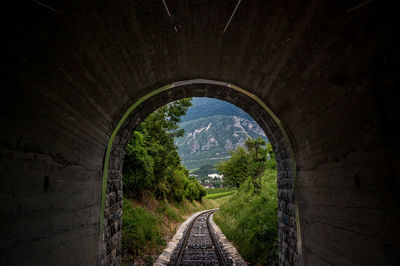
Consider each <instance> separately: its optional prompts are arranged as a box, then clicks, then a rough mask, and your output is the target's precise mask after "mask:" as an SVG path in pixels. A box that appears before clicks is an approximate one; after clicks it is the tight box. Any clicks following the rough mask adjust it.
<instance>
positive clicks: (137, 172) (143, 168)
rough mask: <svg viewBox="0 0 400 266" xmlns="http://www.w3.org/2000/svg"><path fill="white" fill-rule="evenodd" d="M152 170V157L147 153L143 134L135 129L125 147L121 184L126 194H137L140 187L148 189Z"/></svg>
mask: <svg viewBox="0 0 400 266" xmlns="http://www.w3.org/2000/svg"><path fill="white" fill-rule="evenodd" d="M153 171H154V161H153V158H152V157H151V156H150V155H149V154H148V150H147V147H146V145H145V142H144V137H143V134H141V133H140V132H138V131H135V132H134V133H133V134H132V137H131V139H130V141H129V143H128V146H127V147H126V152H125V157H124V174H123V185H124V191H125V193H126V194H127V195H128V196H131V197H134V196H137V193H138V192H140V191H141V190H142V189H150V188H151V186H152V182H153V180H152V178H153Z"/></svg>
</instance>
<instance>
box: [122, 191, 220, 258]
mask: <svg viewBox="0 0 400 266" xmlns="http://www.w3.org/2000/svg"><path fill="white" fill-rule="evenodd" d="M144 197H145V200H144V199H141V200H139V199H132V198H131V199H126V198H125V199H124V200H123V207H122V212H123V215H122V223H123V225H122V236H123V237H122V245H123V254H122V264H123V265H132V264H134V263H135V264H136V265H153V262H154V260H155V259H156V258H157V256H158V255H159V254H160V253H161V252H162V250H163V249H164V248H165V245H166V243H167V242H168V241H169V240H170V239H171V238H172V237H173V235H174V234H175V231H176V229H177V227H178V225H179V223H181V222H183V221H184V220H186V218H187V217H188V216H190V215H191V214H192V213H193V212H197V211H201V210H205V209H213V208H216V207H218V206H219V204H218V203H217V201H210V200H208V199H204V200H202V202H198V201H192V202H191V201H189V200H187V199H184V200H183V201H181V202H179V203H178V202H176V201H168V200H161V201H159V200H157V199H155V198H154V196H152V195H151V194H149V195H145V196H144Z"/></svg>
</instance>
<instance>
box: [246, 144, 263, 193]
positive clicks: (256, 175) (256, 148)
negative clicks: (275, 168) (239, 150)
mask: <svg viewBox="0 0 400 266" xmlns="http://www.w3.org/2000/svg"><path fill="white" fill-rule="evenodd" d="M266 144H267V143H266V142H265V141H264V140H263V139H261V138H257V139H254V140H253V139H250V138H249V139H247V140H246V141H245V143H244V145H245V146H246V149H247V155H248V163H249V167H248V174H249V176H250V177H251V181H252V182H253V186H254V191H255V192H256V193H259V191H260V189H261V175H262V174H263V172H264V170H265V167H266V166H267V164H266V160H267V149H265V148H263V146H265V145H266Z"/></svg>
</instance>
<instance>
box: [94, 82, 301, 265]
mask: <svg viewBox="0 0 400 266" xmlns="http://www.w3.org/2000/svg"><path fill="white" fill-rule="evenodd" d="M188 97H211V98H216V99H220V100H224V101H227V102H230V103H232V104H235V105H236V106H238V107H240V108H242V109H243V110H244V111H246V112H247V113H248V114H249V115H250V116H252V117H253V119H254V120H255V121H256V122H257V123H258V124H259V125H260V127H261V128H262V129H263V130H264V132H265V134H266V135H267V138H268V140H269V141H270V143H271V145H272V147H273V151H274V153H275V157H276V161H277V177H278V178H277V184H278V192H277V193H278V206H279V210H278V213H277V215H278V217H279V222H278V231H279V232H278V236H279V241H278V243H279V253H280V256H279V257H280V260H281V261H280V263H289V264H297V263H298V250H301V236H300V222H299V214H298V205H297V204H298V203H297V200H296V193H297V192H296V176H295V175H296V173H295V170H294V169H295V158H294V154H293V150H292V147H291V143H290V140H289V137H288V135H287V133H286V131H285V129H284V128H283V126H282V124H281V122H280V120H279V119H278V117H276V115H275V114H274V113H273V112H272V111H271V109H269V108H268V106H267V105H266V104H265V103H264V102H262V101H261V100H260V99H259V98H258V97H256V96H255V95H252V94H251V93H249V92H248V91H246V90H245V89H243V88H240V87H237V86H236V85H233V84H229V83H226V82H221V81H213V80H202V79H194V80H186V81H178V82H174V83H172V84H168V85H165V86H163V87H161V88H159V89H157V90H155V91H154V92H152V93H151V94H149V95H146V96H144V97H143V98H142V99H139V100H138V101H137V102H135V103H134V104H133V105H132V106H131V107H130V108H128V110H127V111H126V112H125V114H124V116H123V117H122V118H121V120H120V121H119V122H118V124H117V126H116V128H115V129H114V131H113V133H112V135H111V138H110V140H109V142H108V143H109V144H108V147H107V151H106V155H105V161H104V169H103V173H105V174H104V175H103V197H102V199H103V202H102V213H104V218H103V216H101V220H100V222H101V224H103V226H104V227H103V228H101V230H100V232H103V236H102V237H101V238H100V239H102V241H101V243H100V247H99V250H100V251H101V252H102V254H101V257H102V263H103V264H112V263H113V262H115V261H117V262H118V263H120V262H121V251H122V249H121V241H122V233H121V230H122V215H123V214H122V199H123V185H122V179H123V178H122V176H123V174H122V169H123V161H124V156H125V149H126V146H127V144H128V142H129V140H130V138H131V135H132V133H133V131H134V129H135V128H136V127H137V126H138V125H139V124H140V123H141V122H142V121H144V119H145V118H146V117H147V116H148V115H149V114H151V113H152V112H153V111H155V110H156V109H158V108H159V107H161V106H163V105H165V104H168V103H170V102H174V101H176V100H180V99H183V98H188ZM107 160H109V163H107ZM300 256H301V254H300Z"/></svg>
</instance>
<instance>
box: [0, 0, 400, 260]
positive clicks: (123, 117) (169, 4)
mask: <svg viewBox="0 0 400 266" xmlns="http://www.w3.org/2000/svg"><path fill="white" fill-rule="evenodd" d="M4 7H5V8H4V9H3V10H2V13H3V14H2V19H3V20H4V21H3V23H2V27H3V35H2V37H3V38H2V39H3V40H2V44H3V46H4V47H3V49H2V54H3V57H2V58H3V60H2V62H3V66H4V70H3V71H2V75H3V77H2V79H1V82H2V93H1V97H0V98H1V134H0V136H1V138H0V140H1V142H0V158H1V161H0V175H1V180H2V186H1V188H0V195H1V202H2V203H1V206H2V210H3V211H2V213H1V216H2V217H1V220H0V221H1V248H0V264H2V265H120V264H121V215H122V210H121V207H122V205H121V203H122V197H123V193H122V176H121V170H122V161H123V156H124V147H125V145H126V143H127V141H128V140H129V137H130V134H132V132H133V131H134V129H135V127H136V126H137V125H139V124H140V122H141V121H143V119H145V117H146V116H147V115H149V114H150V113H151V112H153V111H154V110H156V109H157V108H159V107H161V106H162V105H164V104H166V103H169V102H172V101H174V100H177V99H182V98H186V97H212V98H217V99H220V100H224V101H227V102H230V103H233V104H235V105H236V106H238V107H240V108H242V109H243V110H244V111H246V112H248V113H249V114H250V115H251V116H252V117H253V118H254V119H255V120H256V121H257V123H258V124H259V125H260V126H261V128H262V129H263V130H264V131H265V133H266V134H267V136H268V139H269V140H270V141H271V144H272V146H273V149H274V152H275V154H276V157H277V162H278V181H277V182H278V204H279V211H278V214H277V215H278V217H279V225H278V228H279V234H278V242H279V264H280V265H398V264H399V263H400V243H399V242H400V233H399V231H400V230H399V229H398V219H399V218H400V207H399V206H400V205H399V203H400V201H399V198H400V189H399V181H398V178H399V173H400V169H399V164H398V160H399V141H398V133H397V132H398V131H397V130H396V126H397V124H398V122H399V121H398V120H399V119H398V118H399V111H398V106H397V105H398V99H399V98H398V96H397V94H396V92H397V90H398V85H399V74H398V69H399V68H398V66H399V48H398V47H399V44H400V43H399V38H398V36H399V29H398V27H397V26H396V25H397V24H398V22H399V21H398V20H399V19H398V15H397V13H396V8H395V7H396V6H395V3H393V2H390V1H378V0H375V1H373V0H369V1H355V0H350V1H316V0H315V1H313V0H312V1H307V2H304V1H298V0H293V1H274V0H271V1H260V0H243V1H241V0H238V1H228V0H221V1H205V0H201V1H200V0H199V1H170V0H160V1H158V0H157V1H146V0H140V1H139V0H137V1H128V0H116V1H63V0H32V1H25V2H20V3H14V4H12V5H10V6H4Z"/></svg>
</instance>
